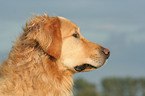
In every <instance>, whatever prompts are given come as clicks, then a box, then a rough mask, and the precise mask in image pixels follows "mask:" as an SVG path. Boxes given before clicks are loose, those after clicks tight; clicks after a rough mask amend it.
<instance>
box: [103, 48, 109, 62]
mask: <svg viewBox="0 0 145 96" xmlns="http://www.w3.org/2000/svg"><path fill="white" fill-rule="evenodd" d="M102 52H103V53H104V54H105V56H106V58H107V59H108V58H109V56H110V51H109V49H107V48H103V49H102Z"/></svg>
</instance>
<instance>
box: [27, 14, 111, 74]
mask: <svg viewBox="0 0 145 96" xmlns="http://www.w3.org/2000/svg"><path fill="white" fill-rule="evenodd" d="M26 27H27V31H26V32H25V34H27V35H29V36H27V37H28V38H29V39H34V40H35V41H36V42H37V43H38V44H39V45H40V46H41V49H42V50H43V51H44V53H45V54H47V55H48V56H49V57H50V58H54V59H55V62H56V64H59V65H58V66H61V68H63V69H64V70H71V71H72V72H74V73H75V72H83V71H90V70H95V69H97V68H99V67H101V66H102V65H104V63H105V62H106V60H107V59H108V57H109V55H110V51H109V50H108V49H106V48H104V47H102V46H100V45H98V44H95V43H93V42H90V41H88V40H86V39H85V38H84V37H83V36H82V35H81V34H80V31H79V27H78V26H77V25H75V24H74V23H73V22H71V21H69V20H67V19H65V18H63V17H49V16H48V15H45V16H36V17H35V18H34V19H31V23H30V24H27V25H26ZM29 31H33V34H28V33H29ZM25 34H24V35H25Z"/></svg>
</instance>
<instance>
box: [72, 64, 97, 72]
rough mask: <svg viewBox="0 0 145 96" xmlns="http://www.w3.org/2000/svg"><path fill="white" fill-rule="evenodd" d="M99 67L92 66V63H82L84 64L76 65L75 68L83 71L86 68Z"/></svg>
mask: <svg viewBox="0 0 145 96" xmlns="http://www.w3.org/2000/svg"><path fill="white" fill-rule="evenodd" d="M92 68H93V69H97V67H95V66H92V65H90V64H82V65H79V66H76V67H74V69H75V70H76V71H77V72H81V71H83V70H85V69H92Z"/></svg>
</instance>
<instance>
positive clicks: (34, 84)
mask: <svg viewBox="0 0 145 96" xmlns="http://www.w3.org/2000/svg"><path fill="white" fill-rule="evenodd" d="M109 55H110V51H109V50H108V49H106V48H104V47H102V46H100V45H97V44H95V43H92V42H90V41H88V40H86V39H85V38H84V37H83V36H82V35H81V34H80V32H79V27H78V26H77V25H75V24H74V23H73V22H71V21H69V20H67V19H65V18H63V17H49V16H48V15H46V14H45V15H44V16H35V17H34V18H31V20H30V22H29V23H26V27H25V28H24V32H23V34H22V35H21V36H20V37H19V39H18V40H17V42H15V44H14V46H13V48H12V50H11V52H10V54H9V57H8V59H7V60H6V61H3V63H2V65H1V69H0V96H72V95H73V94H72V86H73V80H72V77H73V75H74V73H77V72H84V71H90V70H95V69H97V68H99V67H101V66H102V65H103V64H104V63H105V62H106V60H107V59H108V57H109Z"/></svg>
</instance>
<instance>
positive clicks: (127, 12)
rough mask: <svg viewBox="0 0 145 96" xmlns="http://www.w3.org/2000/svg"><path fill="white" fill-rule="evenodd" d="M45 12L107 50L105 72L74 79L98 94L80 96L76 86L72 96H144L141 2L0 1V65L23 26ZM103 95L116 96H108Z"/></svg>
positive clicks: (144, 19) (144, 5) (143, 12)
mask: <svg viewBox="0 0 145 96" xmlns="http://www.w3.org/2000/svg"><path fill="white" fill-rule="evenodd" d="M43 13H47V14H49V15H50V16H62V17H65V18H67V19H69V20H71V21H73V22H74V23H75V24H76V25H78V26H79V27H80V31H81V34H82V35H83V36H84V37H85V38H86V39H88V40H90V41H92V42H94V43H97V44H100V45H102V46H104V47H106V48H108V49H110V51H111V56H110V58H109V60H108V62H107V63H106V64H105V65H104V66H103V67H101V68H99V69H98V70H96V71H91V72H84V73H78V74H75V76H74V80H75V82H76V84H77V82H85V83H84V84H88V85H84V86H91V85H93V86H91V88H93V90H95V92H100V93H99V95H98V94H97V95H96V93H94V94H95V95H81V93H77V92H78V91H77V90H80V89H78V86H75V89H74V91H75V94H76V96H101V95H102V92H103V93H104V96H145V81H144V78H145V0H41V1H40V0H0V62H2V60H3V58H5V59H6V58H7V56H8V53H9V52H10V50H11V47H12V46H13V41H16V38H18V37H19V36H20V34H21V32H22V27H24V26H25V23H26V21H29V19H30V18H31V17H33V16H34V14H39V15H43ZM81 80H82V81H81ZM115 82H116V83H115ZM117 82H119V83H117ZM127 82H128V83H127ZM131 82H132V83H131ZM133 82H136V83H133ZM138 82H139V83H138ZM79 84H80V83H79ZM79 84H77V85H79ZM89 84H90V85H89ZM105 84H106V85H105ZM108 84H110V85H108ZM124 84H125V86H124ZM129 84H130V85H129ZM139 84H141V85H144V86H143V87H141V86H139ZM115 85H116V87H112V86H115ZM121 85H122V86H121ZM80 86H81V85H80ZM80 86H79V87H80ZM96 86H97V88H96ZM104 86H105V87H104ZM108 86H109V87H108ZM110 86H111V87H110ZM120 86H121V87H120ZM130 86H134V87H133V90H136V89H139V88H140V90H139V91H137V93H136V94H135V93H133V94H135V95H132V93H129V92H132V91H130V90H128V91H127V89H130ZM118 87H119V88H122V89H117V88H118ZM83 88H85V87H83ZM87 88H90V87H87ZM105 88H106V89H105ZM107 88H108V89H107ZM125 88H126V90H123V89H125ZM131 88H132V87H131ZM135 88H136V89H135ZM82 90H86V89H82ZM87 90H90V89H87ZM91 90H92V89H91ZM105 90H109V92H116V93H107V94H111V95H106V94H105V92H108V91H105ZM111 90H112V91H111ZM115 90H120V91H115ZM131 90H132V89H131ZM141 90H142V91H141ZM79 92H80V91H79ZM82 92H87V91H82ZM89 92H91V91H89ZM117 92H120V93H117ZM127 92H128V93H127ZM91 93H93V92H91ZM86 94H87V93H86ZM112 94H121V95H112ZM129 94H131V95H129Z"/></svg>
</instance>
